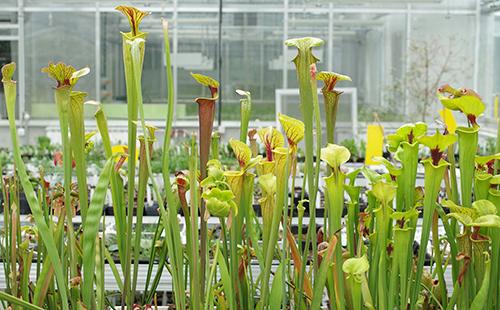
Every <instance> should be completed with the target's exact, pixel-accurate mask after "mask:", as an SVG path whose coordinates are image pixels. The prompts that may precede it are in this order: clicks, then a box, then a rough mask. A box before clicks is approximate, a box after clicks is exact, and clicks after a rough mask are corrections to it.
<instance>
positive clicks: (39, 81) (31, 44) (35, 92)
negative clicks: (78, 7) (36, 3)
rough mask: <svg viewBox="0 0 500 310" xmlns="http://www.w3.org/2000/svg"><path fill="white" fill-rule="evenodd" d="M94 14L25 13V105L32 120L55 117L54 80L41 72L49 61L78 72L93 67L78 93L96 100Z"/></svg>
mask: <svg viewBox="0 0 500 310" xmlns="http://www.w3.org/2000/svg"><path fill="white" fill-rule="evenodd" d="M94 17H95V14H92V13H50V12H47V13H45V12H44V13H26V14H25V47H26V52H25V54H26V103H27V107H28V110H29V111H30V112H29V113H30V114H31V115H32V117H33V118H50V117H56V115H57V113H56V108H55V105H53V102H54V99H53V97H54V94H53V89H52V87H53V86H54V85H55V84H54V81H52V80H50V79H49V78H48V77H47V75H46V74H45V73H41V72H40V70H41V69H42V68H43V67H46V66H47V64H48V63H49V62H54V63H57V62H60V61H62V62H64V63H66V64H68V65H72V66H73V67H75V68H76V69H79V68H82V67H87V66H88V67H90V69H91V72H90V74H89V75H87V76H85V77H84V78H82V79H80V81H78V85H77V87H76V88H75V90H81V91H85V92H88V94H89V95H88V98H95V74H96V73H95V72H96V68H95V29H94V25H95V19H94Z"/></svg>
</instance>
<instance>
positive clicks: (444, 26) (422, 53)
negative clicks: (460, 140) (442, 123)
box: [407, 14, 475, 120]
mask: <svg viewBox="0 0 500 310" xmlns="http://www.w3.org/2000/svg"><path fill="white" fill-rule="evenodd" d="M436 29H439V33H436ZM474 37H475V16H473V15H428V14H418V15H414V16H413V18H412V29H411V38H410V48H409V50H408V61H409V65H408V73H407V78H408V84H407V91H408V104H409V106H408V112H409V116H410V118H411V119H413V120H429V119H431V118H432V117H433V116H434V115H437V110H438V109H441V104H439V101H438V100H437V98H436V96H435V93H436V90H437V88H438V87H439V86H441V85H442V84H450V85H452V86H454V87H467V88H473V87H474V86H473V75H474V59H475V57H474V53H475V50H474V42H475V41H474V39H473V38H474ZM416 112H418V113H416ZM460 119H462V118H460Z"/></svg>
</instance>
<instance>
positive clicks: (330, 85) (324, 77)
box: [317, 71, 352, 92]
mask: <svg viewBox="0 0 500 310" xmlns="http://www.w3.org/2000/svg"><path fill="white" fill-rule="evenodd" d="M317 79H318V80H320V81H323V82H324V83H325V86H324V87H323V92H325V91H330V92H331V91H333V89H334V88H335V85H336V84H337V82H338V81H352V80H351V78H350V77H349V76H347V75H343V74H340V73H335V72H328V71H321V72H320V73H319V74H318V76H317Z"/></svg>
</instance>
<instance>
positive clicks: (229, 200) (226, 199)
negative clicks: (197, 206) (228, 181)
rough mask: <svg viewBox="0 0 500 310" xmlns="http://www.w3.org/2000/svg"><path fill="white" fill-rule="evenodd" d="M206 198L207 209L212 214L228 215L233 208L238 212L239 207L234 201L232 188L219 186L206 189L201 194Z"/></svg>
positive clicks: (218, 215) (217, 215)
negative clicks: (227, 188)
mask: <svg viewBox="0 0 500 310" xmlns="http://www.w3.org/2000/svg"><path fill="white" fill-rule="evenodd" d="M201 197H202V198H204V199H205V202H206V205H207V209H208V211H209V212H210V214H211V215H213V216H216V217H227V216H228V215H229V212H230V211H231V210H233V212H234V213H235V214H236V213H237V212H238V208H237V206H236V204H235V203H234V201H233V199H234V197H235V196H234V194H233V192H232V191H231V190H221V189H219V188H217V187H214V188H212V189H209V190H207V191H204V192H203V194H202V195H201Z"/></svg>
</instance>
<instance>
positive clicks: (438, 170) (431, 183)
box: [410, 161, 449, 309]
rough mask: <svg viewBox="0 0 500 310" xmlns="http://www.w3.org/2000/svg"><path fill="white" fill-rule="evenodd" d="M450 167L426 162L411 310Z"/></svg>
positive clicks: (415, 298)
mask: <svg viewBox="0 0 500 310" xmlns="http://www.w3.org/2000/svg"><path fill="white" fill-rule="evenodd" d="M448 165H449V164H448V163H446V162H444V163H440V164H439V165H438V166H435V165H433V164H432V163H431V162H430V161H425V162H424V168H425V179H424V186H425V197H424V216H423V226H422V236H421V239H420V248H419V251H418V262H417V268H416V272H415V284H414V285H413V287H412V289H411V295H410V298H411V299H410V307H411V309H415V306H416V302H417V298H418V293H419V291H420V282H421V278H422V274H423V269H424V262H425V255H426V252H427V243H428V242H429V235H430V230H431V223H432V215H433V214H434V209H435V205H436V199H437V197H438V193H439V190H440V185H441V181H442V179H443V175H444V171H445V169H446V167H447V166H448Z"/></svg>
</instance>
